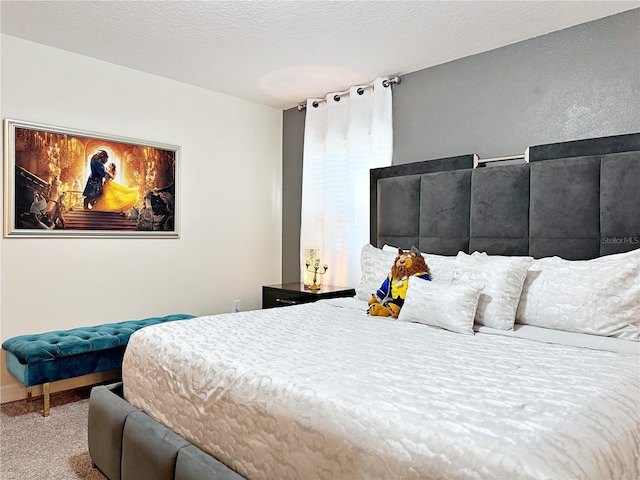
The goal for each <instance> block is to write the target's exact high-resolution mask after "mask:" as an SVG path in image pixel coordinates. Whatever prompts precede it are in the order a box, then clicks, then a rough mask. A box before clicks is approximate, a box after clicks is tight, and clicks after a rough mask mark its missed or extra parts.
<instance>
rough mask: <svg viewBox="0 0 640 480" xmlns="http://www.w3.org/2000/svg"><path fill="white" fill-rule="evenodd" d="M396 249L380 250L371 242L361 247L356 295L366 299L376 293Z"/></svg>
mask: <svg viewBox="0 0 640 480" xmlns="http://www.w3.org/2000/svg"><path fill="white" fill-rule="evenodd" d="M397 253H398V250H395V251H393V252H391V251H382V250H380V249H379V248H376V247H374V246H373V245H371V244H366V245H365V246H364V247H362V252H361V254H360V283H359V284H358V286H357V287H356V297H358V299H359V300H364V301H368V300H369V299H370V298H371V295H372V294H374V293H376V290H378V289H379V288H380V286H381V285H382V283H383V282H384V280H385V279H386V278H387V275H389V272H390V271H391V266H392V265H393V260H394V259H395V258H396V255H397Z"/></svg>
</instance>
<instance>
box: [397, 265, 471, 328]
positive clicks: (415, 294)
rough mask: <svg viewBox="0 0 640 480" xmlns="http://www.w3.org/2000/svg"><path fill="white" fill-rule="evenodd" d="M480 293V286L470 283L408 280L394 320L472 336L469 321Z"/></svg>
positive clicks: (414, 278)
mask: <svg viewBox="0 0 640 480" xmlns="http://www.w3.org/2000/svg"><path fill="white" fill-rule="evenodd" d="M481 291H482V286H479V285H476V284H473V283H467V282H453V283H448V284H447V283H444V282H440V283H438V282H430V281H428V280H423V279H421V278H416V277H411V278H409V287H408V288H407V296H406V298H405V300H404V305H403V306H402V309H401V310H400V315H398V320H401V321H403V322H417V323H423V324H425V325H431V326H434V327H440V328H444V329H446V330H450V331H452V332H457V333H466V334H469V335H473V319H474V317H475V314H476V308H477V306H478V299H479V297H480V292H481Z"/></svg>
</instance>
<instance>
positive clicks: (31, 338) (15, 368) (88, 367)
mask: <svg viewBox="0 0 640 480" xmlns="http://www.w3.org/2000/svg"><path fill="white" fill-rule="evenodd" d="M189 318H194V316H193V315H186V314H176V315H168V316H166V317H153V318H145V319H143V320H131V321H127V322H120V323H107V324H104V325H96V326H93V327H83V328H74V329H72V330H60V331H56V332H47V333H40V334H35V335H21V336H18V337H13V338H10V339H8V340H6V341H5V342H4V343H3V344H2V348H3V349H4V350H6V352H7V370H8V371H9V373H11V374H12V375H13V376H14V377H16V378H17V379H18V380H19V381H20V383H22V384H23V385H24V386H25V387H27V400H28V401H30V400H31V392H32V390H31V389H32V387H33V386H35V385H42V387H43V397H44V416H45V417H47V416H49V406H50V402H49V383H50V382H56V381H58V380H64V379H67V378H73V377H79V376H81V375H88V374H90V373H98V372H106V371H109V370H116V369H119V368H122V357H123V356H124V350H125V348H126V346H127V343H128V342H129V337H130V336H131V334H132V333H133V332H135V331H136V330H139V329H141V328H143V327H147V326H149V325H155V324H157V323H164V322H171V321H175V320H187V319H189Z"/></svg>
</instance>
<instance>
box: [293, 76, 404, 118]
mask: <svg viewBox="0 0 640 480" xmlns="http://www.w3.org/2000/svg"><path fill="white" fill-rule="evenodd" d="M401 81H402V79H401V78H400V77H399V76H398V75H396V76H394V77H391V78H387V79H385V80H383V81H382V86H383V87H390V86H391V85H397V84H399V83H400V82H401ZM372 88H373V84H372V83H370V84H369V85H365V86H364V87H358V89H357V90H356V92H358V95H362V94H363V93H364V92H365V90H371V89H372ZM348 95H349V92H343V93H336V94H335V95H334V96H333V99H334V100H335V101H336V102H339V101H340V99H341V98H342V97H346V96H348ZM322 102H326V100H325V99H320V100H316V101H315V102H313V103H312V105H313V106H314V107H317V106H318V105H320V104H321V103H322ZM306 108H307V104H306V103H301V104H299V105H298V111H300V112H301V111H302V110H304V109H306Z"/></svg>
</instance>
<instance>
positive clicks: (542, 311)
mask: <svg viewBox="0 0 640 480" xmlns="http://www.w3.org/2000/svg"><path fill="white" fill-rule="evenodd" d="M517 322H518V323H523V324H525V325H534V326H536V327H544V328H553V329H555V330H564V331H568V332H578V333H589V334H592V335H601V336H608V337H618V338H624V339H626V340H635V341H640V249H639V250H635V251H634V252H631V253H630V252H626V253H622V254H616V255H609V256H606V257H600V258H595V259H593V260H577V261H572V260H564V259H562V258H559V257H550V258H542V259H540V260H534V261H533V263H532V264H531V267H530V269H529V273H528V274H527V278H526V280H525V283H524V288H523V291H522V298H521V300H520V305H519V307H518V312H517Z"/></svg>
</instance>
